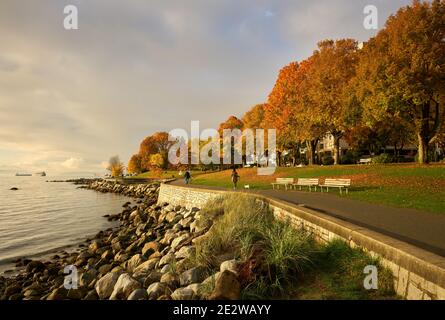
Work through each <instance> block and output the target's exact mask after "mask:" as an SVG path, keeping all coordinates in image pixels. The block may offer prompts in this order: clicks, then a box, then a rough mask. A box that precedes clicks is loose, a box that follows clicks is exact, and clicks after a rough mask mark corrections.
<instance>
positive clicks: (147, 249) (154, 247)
mask: <svg viewBox="0 0 445 320" xmlns="http://www.w3.org/2000/svg"><path fill="white" fill-rule="evenodd" d="M158 250H159V243H157V242H156V241H151V242H147V243H146V244H145V245H144V247H143V248H142V255H144V256H146V257H149V256H150V255H152V254H153V253H155V252H156V251H158Z"/></svg>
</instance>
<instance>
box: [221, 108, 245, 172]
mask: <svg viewBox="0 0 445 320" xmlns="http://www.w3.org/2000/svg"><path fill="white" fill-rule="evenodd" d="M243 127H244V123H243V121H241V120H240V119H238V118H237V117H235V116H230V117H229V118H228V119H227V120H226V121H224V122H222V123H221V124H220V125H219V127H218V133H219V136H220V139H221V144H222V147H221V150H224V142H225V143H226V144H229V143H230V159H231V165H232V166H233V165H235V164H236V163H235V159H236V158H237V157H241V158H243V148H242V140H241V146H240V147H241V150H237V149H236V147H237V146H236V141H235V137H230V136H229V137H227V138H230V141H224V130H232V131H236V130H243ZM241 138H242V137H241ZM223 152H228V150H225V151H223ZM226 156H227V155H226Z"/></svg>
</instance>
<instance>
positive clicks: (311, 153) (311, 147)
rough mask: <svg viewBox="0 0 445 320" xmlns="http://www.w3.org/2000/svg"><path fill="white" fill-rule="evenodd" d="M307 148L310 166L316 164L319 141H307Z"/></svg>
mask: <svg viewBox="0 0 445 320" xmlns="http://www.w3.org/2000/svg"><path fill="white" fill-rule="evenodd" d="M306 146H307V151H308V152H307V160H308V162H309V165H313V164H315V149H316V147H317V140H307V141H306Z"/></svg>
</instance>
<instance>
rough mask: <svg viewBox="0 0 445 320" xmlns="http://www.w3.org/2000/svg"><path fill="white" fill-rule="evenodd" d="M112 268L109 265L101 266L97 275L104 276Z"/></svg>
mask: <svg viewBox="0 0 445 320" xmlns="http://www.w3.org/2000/svg"><path fill="white" fill-rule="evenodd" d="M112 268H113V265H111V264H104V265H103V266H100V267H99V273H100V274H102V275H104V274H107V273H108V272H110V271H111V269H112Z"/></svg>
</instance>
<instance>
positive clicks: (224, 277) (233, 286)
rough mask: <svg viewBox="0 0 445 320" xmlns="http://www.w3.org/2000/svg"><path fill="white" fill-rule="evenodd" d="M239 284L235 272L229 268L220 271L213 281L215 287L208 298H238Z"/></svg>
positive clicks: (239, 295) (239, 292) (239, 293)
mask: <svg viewBox="0 0 445 320" xmlns="http://www.w3.org/2000/svg"><path fill="white" fill-rule="evenodd" d="M240 297H241V286H240V283H239V282H238V278H237V276H236V274H234V273H233V272H231V271H229V270H225V271H224V272H221V273H220V274H219V275H218V277H217V278H216V281H215V289H214V290H213V292H212V294H211V295H210V297H209V299H210V300H239V299H240Z"/></svg>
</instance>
